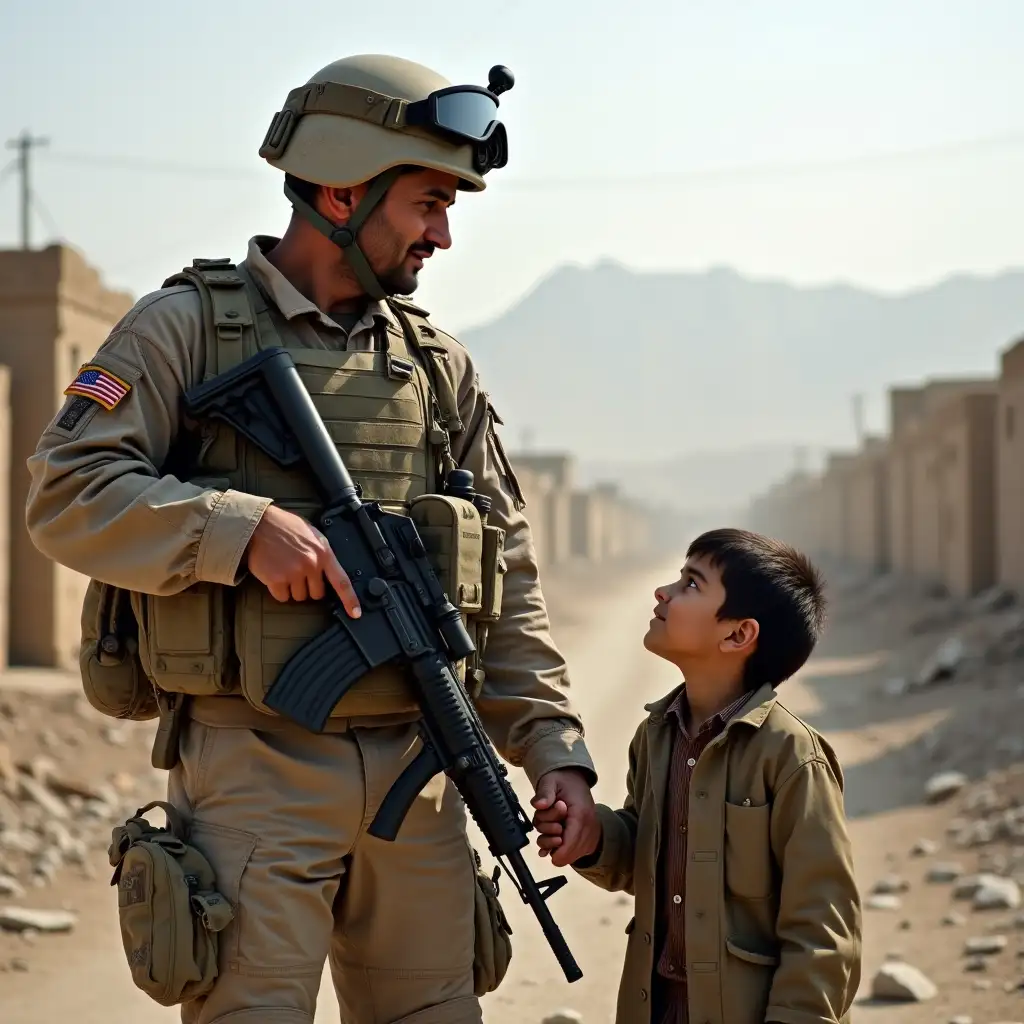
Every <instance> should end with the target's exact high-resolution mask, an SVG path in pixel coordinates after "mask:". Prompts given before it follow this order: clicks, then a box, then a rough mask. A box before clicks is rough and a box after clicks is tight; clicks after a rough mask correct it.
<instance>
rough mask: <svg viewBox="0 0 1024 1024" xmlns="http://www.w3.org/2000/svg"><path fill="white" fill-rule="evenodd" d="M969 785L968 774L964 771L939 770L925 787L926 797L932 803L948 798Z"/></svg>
mask: <svg viewBox="0 0 1024 1024" xmlns="http://www.w3.org/2000/svg"><path fill="white" fill-rule="evenodd" d="M966 785H967V776H966V775H964V774H963V772H939V773H938V774H937V775H933V776H932V777H931V778H930V779H929V780H928V782H927V783H926V784H925V787H924V795H925V799H926V800H927V801H928V803H930V804H936V803H939V802H940V801H942V800H948V799H949V798H950V797H951V796H954V795H955V794H957V793H959V792H960V790H961V789H963V788H964V786H966Z"/></svg>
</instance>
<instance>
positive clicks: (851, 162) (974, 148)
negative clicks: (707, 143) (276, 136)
mask: <svg viewBox="0 0 1024 1024" xmlns="http://www.w3.org/2000/svg"><path fill="white" fill-rule="evenodd" d="M1022 145H1024V131H1020V132H1012V133H1009V134H1005V135H997V136H989V137H986V138H977V139H966V140H960V141H954V142H944V143H934V144H932V145H928V146H920V147H917V148H913V149H903V150H890V151H883V152H876V153H862V154H857V155H853V156H847V157H837V158H833V159H825V160H803V161H778V162H765V163H756V164H737V165H725V166H719V167H710V168H693V169H690V170H679V171H662V172H655V173H649V174H640V175H608V176H603V177H602V176H591V177H586V176H584V175H578V176H569V177H559V178H508V179H506V180H503V181H502V187H503V188H511V189H518V190H524V191H540V190H548V189H559V188H569V189H580V188H595V187H596V188H606V187H612V186H623V185H644V186H651V185H659V184H660V185H680V184H685V183H687V182H700V181H727V180H744V179H745V180H753V179H756V178H772V177H796V176H800V175H807V174H821V173H829V172H834V171H845V170H854V169H857V168H859V167H870V166H877V165H884V164H898V163H903V162H908V161H909V162H913V161H917V160H936V159H942V158H946V157H957V156H964V155H969V154H972V153H979V152H982V151H986V150H998V149H1006V148H1013V147H1017V146H1022ZM45 159H47V160H53V161H56V162H61V163H69V164H74V165H77V166H92V167H97V168H100V169H106V170H120V171H137V172H143V173H157V174H172V175H179V176H184V177H199V178H211V177H219V178H228V179H235V180H256V179H258V178H260V177H262V176H263V174H264V171H263V170H262V169H258V168H251V169H249V168H242V167H224V166H213V165H200V164H182V163H175V162H173V161H163V160H148V159H145V158H138V157H131V156H116V155H115V156H103V155H101V154H93V153H65V152H60V151H57V152H51V153H48V154H47V155H46V157H45Z"/></svg>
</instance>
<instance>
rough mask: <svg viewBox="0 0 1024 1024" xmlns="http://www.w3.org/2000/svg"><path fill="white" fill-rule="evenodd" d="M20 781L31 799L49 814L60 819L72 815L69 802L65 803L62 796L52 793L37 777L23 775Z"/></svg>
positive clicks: (23, 789)
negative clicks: (68, 806)
mask: <svg viewBox="0 0 1024 1024" xmlns="http://www.w3.org/2000/svg"><path fill="white" fill-rule="evenodd" d="M19 781H20V783H21V788H22V791H23V792H24V793H25V794H26V795H27V796H28V798H29V799H30V800H33V801H34V802H35V803H36V804H38V805H39V806H40V807H41V808H42V809H43V810H44V811H45V812H46V813H47V814H49V815H52V816H53V817H54V818H58V819H66V818H69V817H70V816H71V812H70V811H69V810H68V808H67V804H65V803H64V802H63V801H62V800H61V799H60V797H58V796H55V795H54V794H53V793H51V792H50V791H49V790H48V789H47V788H46V786H44V785H43V784H42V783H41V782H39V781H38V780H37V779H33V778H31V777H30V776H27V775H23V776H22V777H21V779H20V780H19Z"/></svg>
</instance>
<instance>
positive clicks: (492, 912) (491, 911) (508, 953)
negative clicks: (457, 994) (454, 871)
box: [472, 850, 512, 996]
mask: <svg viewBox="0 0 1024 1024" xmlns="http://www.w3.org/2000/svg"><path fill="white" fill-rule="evenodd" d="M472 852H473V860H474V862H475V864H476V940H475V944H474V949H473V991H474V993H475V994H476V995H478V996H483V995H486V994H487V993H488V992H493V991H494V990H495V989H496V988H497V987H498V986H499V985H500V984H501V982H502V980H503V979H504V977H505V972H506V971H507V970H508V965H509V962H510V961H511V960H512V940H511V938H510V936H511V935H512V929H511V927H510V926H509V923H508V920H507V919H506V917H505V912H504V911H503V910H502V909H501V904H500V903H499V902H498V875H499V874H500V873H501V869H500V868H497V867H496V868H495V869H494V874H493V875H488V874H487V872H485V871H484V869H483V865H482V864H481V862H480V854H478V853H477V852H476V850H473V851H472Z"/></svg>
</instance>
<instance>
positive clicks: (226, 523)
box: [196, 490, 272, 587]
mask: <svg viewBox="0 0 1024 1024" xmlns="http://www.w3.org/2000/svg"><path fill="white" fill-rule="evenodd" d="M271 504H272V502H271V500H270V499H269V498H260V497H257V496H256V495H255V494H246V493H245V492H244V491H233V490H228V491H224V492H223V493H221V494H220V495H219V496H218V497H217V498H216V500H215V501H214V505H213V510H212V511H211V512H210V518H209V519H208V520H207V521H206V529H204V530H203V536H202V538H201V539H200V541H199V553H198V555H197V556H196V579H198V580H204V581H206V582H208V583H222V584H224V585H225V586H228V587H233V586H237V585H238V584H239V583H240V582H241V579H242V577H243V576H244V575H245V570H244V568H243V567H242V558H243V556H244V555H245V549H246V548H247V547H248V545H249V541H250V539H251V538H252V535H253V533H254V532H255V530H256V527H257V526H258V525H259V522H260V519H262V518H263V513H264V512H266V510H267V508H268V507H269V506H270V505H271Z"/></svg>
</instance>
